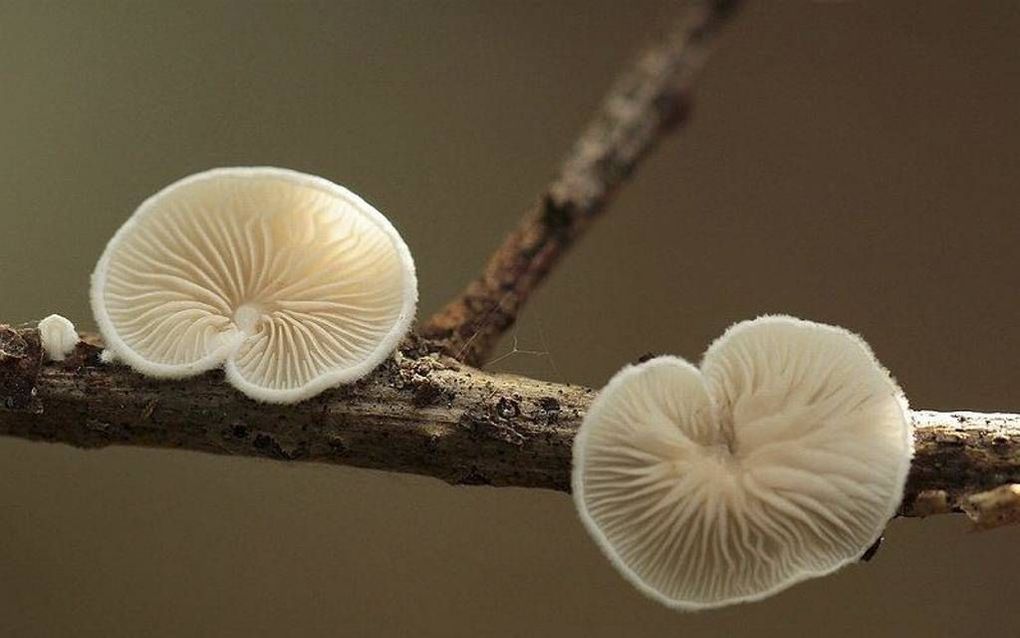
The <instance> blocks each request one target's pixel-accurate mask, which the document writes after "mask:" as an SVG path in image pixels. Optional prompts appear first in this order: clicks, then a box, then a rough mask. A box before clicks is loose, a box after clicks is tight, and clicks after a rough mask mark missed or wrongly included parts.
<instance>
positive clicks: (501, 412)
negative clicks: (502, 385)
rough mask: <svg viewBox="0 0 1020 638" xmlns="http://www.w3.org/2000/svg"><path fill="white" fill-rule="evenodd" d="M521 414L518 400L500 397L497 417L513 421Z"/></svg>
mask: <svg viewBox="0 0 1020 638" xmlns="http://www.w3.org/2000/svg"><path fill="white" fill-rule="evenodd" d="M520 413H521V404H520V403H518V401H517V400H516V399H511V398H509V397H500V398H499V401H497V402H496V415H497V416H498V417H499V418H501V419H513V418H514V417H516V416H517V415H519V414H520Z"/></svg>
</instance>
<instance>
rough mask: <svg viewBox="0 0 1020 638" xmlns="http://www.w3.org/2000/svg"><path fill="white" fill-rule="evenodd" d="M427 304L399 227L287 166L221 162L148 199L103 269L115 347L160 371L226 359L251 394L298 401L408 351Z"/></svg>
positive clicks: (233, 379)
mask: <svg viewBox="0 0 1020 638" xmlns="http://www.w3.org/2000/svg"><path fill="white" fill-rule="evenodd" d="M417 300H418V289H417V279H416V276H415V270H414V261H413V260H412V258H411V253H410V251H409V250H408V248H407V245H406V244H405V243H404V241H403V239H401V237H400V235H399V234H398V233H397V231H396V230H395V229H394V228H393V226H392V225H391V224H390V222H389V221H388V220H387V219H386V218H385V217H383V215H382V214H381V213H379V212H378V211H377V210H376V209H375V208H373V207H372V206H371V205H369V204H368V203H366V202H365V201H364V200H362V199H361V198H360V197H358V196H357V195H355V194H354V193H352V192H350V191H349V190H347V189H346V188H344V187H342V186H339V185H337V184H334V183H332V182H330V181H328V180H325V179H323V178H321V177H315V176H312V175H305V174H303V173H298V172H295V171H291V170H286V169H280V168H269V167H262V168H219V169H213V170H210V171H206V172H203V173H198V174H196V175H192V176H190V177H186V178H184V179H182V180H180V181H178V182H175V183H174V184H171V185H170V186H168V187H166V188H164V189H163V190H162V191H160V192H159V193H157V194H155V195H153V196H152V197H150V198H149V199H148V200H146V201H145V202H144V203H142V205H141V206H140V207H139V208H138V210H137V211H135V213H134V214H133V215H132V216H131V218H130V219H128V221H127V222H126V223H125V224H124V225H123V226H122V227H121V228H120V230H119V231H117V233H116V234H115V235H114V237H113V239H112V240H110V243H109V245H108V246H107V247H106V250H105V252H104V253H103V255H102V257H101V258H100V260H99V263H98V264H97V266H96V269H95V272H94V273H93V274H92V292H91V301H92V310H93V312H94V313H95V318H96V323H97V324H98V325H99V329H100V331H101V332H102V334H103V338H104V339H105V340H106V344H107V347H108V348H109V349H110V352H111V355H112V356H113V357H115V358H116V359H117V360H119V361H121V362H123V363H126V364H127V365H129V366H131V367H132V368H134V369H135V370H137V371H138V372H141V373H142V374H146V375H149V376H153V377H163V378H181V377H187V376H192V375H196V374H199V373H201V372H204V371H206V370H210V369H212V368H216V367H219V366H221V365H222V366H224V367H225V369H226V376H227V379H228V381H229V382H230V383H231V384H232V385H234V386H235V387H236V388H237V389H239V390H240V391H241V392H243V393H244V394H246V395H247V396H249V397H251V398H253V399H256V400H260V401H266V402H271V403H293V402H296V401H301V400H304V399H307V398H309V397H311V396H314V395H315V394H317V393H319V392H321V391H322V390H325V389H326V388H329V387H332V386H335V385H338V384H342V383H347V382H351V381H354V380H357V379H359V378H361V377H363V376H364V375H366V374H367V373H369V372H370V371H372V370H373V369H374V368H375V367H376V366H378V365H379V364H380V363H381V362H382V361H383V360H384V359H386V358H387V357H388V356H389V355H390V354H392V352H393V351H394V350H395V349H396V347H397V345H398V344H399V343H400V340H401V339H402V338H403V337H404V336H405V334H406V333H407V331H408V329H409V328H410V325H411V322H412V320H413V319H414V312H415V305H416V303H417Z"/></svg>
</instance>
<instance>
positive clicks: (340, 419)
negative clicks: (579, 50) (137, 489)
mask: <svg viewBox="0 0 1020 638" xmlns="http://www.w3.org/2000/svg"><path fill="white" fill-rule="evenodd" d="M736 4H737V3H736V0H709V1H706V2H701V3H698V4H696V5H694V7H693V8H692V9H691V10H690V12H689V14H688V16H687V18H686V19H685V20H684V21H683V22H682V23H681V26H680V27H679V29H678V30H677V31H676V32H675V33H674V34H673V35H672V36H671V37H670V38H669V39H667V41H666V42H665V43H663V44H662V45H660V46H659V47H657V48H655V49H652V50H651V51H650V52H649V53H648V54H646V55H645V56H644V57H642V58H641V59H640V61H639V62H638V64H637V65H636V67H635V68H634V69H632V70H630V71H629V72H627V73H626V74H624V75H623V77H622V78H621V79H620V80H619V81H618V82H617V84H616V85H615V87H614V88H613V90H612V91H611V92H610V94H609V96H608V97H607V98H606V100H605V103H604V105H603V108H602V111H601V113H600V114H599V115H598V116H597V117H596V118H595V120H594V121H593V122H592V123H591V124H590V125H589V127H588V128H587V129H586V130H585V132H584V134H583V135H582V136H581V139H580V140H579V141H578V142H577V144H576V146H575V147H574V149H573V151H572V152H571V154H570V155H569V156H568V158H567V159H566V160H565V162H564V163H563V165H562V167H561V169H560V172H559V175H558V177H557V178H556V180H554V181H553V183H552V184H551V185H550V186H549V187H548V189H547V190H546V192H545V193H544V194H543V196H542V197H541V199H540V201H539V202H538V204H537V205H536V206H535V207H534V208H533V209H532V210H531V211H529V212H528V213H527V215H526V216H525V218H524V220H523V221H522V222H521V224H520V225H519V226H518V228H517V229H516V230H515V231H514V232H513V233H511V234H510V236H509V237H508V238H507V239H506V241H505V242H504V243H503V245H502V246H501V247H500V248H499V249H498V250H497V251H496V253H495V254H494V255H493V256H492V258H491V259H490V261H489V263H488V265H487V266H486V269H485V271H484V273H483V274H482V275H481V276H480V277H479V278H478V279H477V280H475V281H474V282H472V283H471V284H470V285H469V286H468V287H467V289H466V290H465V291H464V292H463V293H462V294H461V295H460V296H459V297H458V298H456V299H454V300H453V301H452V302H451V303H450V304H449V305H448V306H447V307H446V308H444V309H443V310H442V311H441V312H439V313H438V314H437V315H436V316H434V317H433V318H432V319H431V320H430V321H429V322H428V323H427V324H426V325H425V326H424V328H423V335H424V338H422V337H418V336H412V337H409V338H408V339H407V340H406V341H405V343H404V344H403V345H402V346H401V348H400V350H399V351H398V352H397V353H396V355H395V356H394V357H393V358H392V359H390V360H388V361H387V362H386V363H385V364H383V365H382V366H380V367H379V368H378V369H377V370H376V371H375V372H373V373H372V374H371V375H370V376H369V377H367V378H366V379H363V380H362V381H360V382H358V383H356V384H353V385H349V386H344V387H339V388H335V389H333V390H330V391H328V392H325V393H323V394H321V395H320V396H318V397H316V398H314V399H311V400H308V401H305V402H302V403H299V404H297V405H289V406H276V405H264V404H259V403H256V402H254V401H251V400H249V399H247V398H245V397H244V396H242V395H241V394H239V393H237V392H236V391H234V390H233V389H232V388H231V387H229V386H228V385H227V384H225V383H224V382H223V379H222V373H220V372H211V373H207V374H204V375H202V376H199V377H195V378H192V379H189V380H184V381H175V382H167V381H154V380H151V379H147V378H144V377H142V376H140V375H138V374H135V373H134V372H132V371H130V370H129V369H127V368H125V367H122V366H117V365H110V364H104V363H102V362H101V361H100V356H99V355H100V352H101V348H102V345H101V343H100V342H99V339H98V338H97V337H95V336H90V335H83V341H82V343H79V344H78V346H77V348H76V349H75V351H74V353H73V354H72V355H71V356H70V357H68V359H67V360H66V361H63V362H60V363H54V362H44V361H43V354H42V349H41V347H40V343H39V334H38V331H37V330H35V329H21V330H18V329H14V328H11V327H9V326H3V325H0V435H8V436H15V437H21V438H25V439H31V440H37V441H50V442H61V443H66V444H69V445H74V446H77V447H82V448H96V447H104V446H108V445H133V446H141V447H155V448H177V449H187V450H196V451H202V452H212V453H216V454H230V455H237V456H253V457H267V458H273V459H278V460H281V461H292V462H293V461H318V462H327V463H335V464H340V465H351V466H356V467H365V468H373V469H378V470H386V471H393V472H410V473H415V474H422V475H427V476H433V477H436V478H439V479H442V480H444V481H447V482H449V483H453V484H486V485H494V486H504V485H508V486H518V487H536V488H548V489H554V490H562V491H566V490H569V488H570V465H571V446H572V443H573V438H574V434H575V432H576V431H577V428H578V426H579V425H580V423H581V420H582V419H583V417H584V413H585V411H586V410H587V408H588V406H589V405H590V402H591V400H592V398H593V396H594V392H593V391H592V390H590V389H588V388H584V387H580V386H574V385H564V384H555V383H548V382H544V381H537V380H534V379H528V378H524V377H516V376H510V375H500V374H488V373H485V372H481V371H479V370H476V369H474V368H471V367H469V366H468V365H465V364H464V363H461V362H476V363H477V362H479V361H482V360H484V358H485V357H486V355H487V353H488V352H489V351H490V349H491V348H492V346H493V345H494V343H495V341H496V340H497V339H498V338H499V336H500V335H501V334H502V333H503V332H504V331H505V330H506V329H507V328H509V327H510V326H511V325H513V323H514V321H515V319H516V317H517V315H518V313H519V312H520V310H521V308H522V306H523V304H524V303H525V302H526V300H527V299H528V296H529V295H530V294H531V292H532V291H533V290H534V289H535V288H536V287H537V286H538V285H539V284H541V282H542V281H543V280H544V279H545V277H546V275H547V274H548V273H549V271H550V269H551V268H552V267H553V266H554V265H555V264H556V263H557V262H558V260H559V259H560V258H561V257H562V255H563V253H564V251H565V250H566V249H567V248H568V247H569V246H570V245H571V243H572V242H573V241H574V240H575V239H577V238H578V237H579V236H580V235H581V234H582V233H583V232H584V230H585V229H586V228H587V227H588V225H589V224H590V222H591V221H592V220H593V219H594V218H595V217H596V216H597V215H598V214H599V213H600V212H601V211H602V209H603V208H604V206H605V204H606V203H607V202H608V200H609V199H610V196H611V194H612V192H613V190H614V189H615V188H616V187H617V186H618V185H619V184H620V183H621V182H622V181H623V179H624V178H625V177H626V176H627V175H628V174H629V173H630V171H632V170H633V169H634V167H635V166H636V165H637V164H638V162H639V161H640V159H641V158H642V157H643V156H644V155H645V154H646V153H647V152H648V151H649V150H650V149H651V148H653V147H654V145H655V143H656V142H657V141H658V140H659V139H660V138H661V136H662V135H663V133H664V132H665V131H667V130H668V129H669V128H670V127H671V125H674V124H676V123H677V122H679V121H682V120H683V118H684V117H685V115H686V114H687V112H688V109H689V99H690V98H689V96H690V90H691V86H692V80H693V77H694V76H695V74H696V73H697V72H698V71H699V70H700V69H701V67H702V66H703V64H704V61H705V57H706V52H707V49H708V47H709V44H710V42H711V41H712V39H713V38H714V36H715V35H716V34H717V32H718V30H719V28H720V26H721V25H722V24H723V23H724V22H725V21H726V18H727V17H728V16H729V15H730V14H731V13H732V10H733V8H734V7H735V5H736ZM451 355H452V356H451ZM911 417H912V419H913V422H914V426H915V443H916V455H915V458H914V461H913V463H912V466H911V471H910V475H909V478H908V481H907V487H906V492H905V495H904V500H903V503H902V505H901V508H900V514H901V515H904V516H927V515H931V514H940V513H945V512H951V511H966V512H967V513H968V514H970V515H971V517H972V518H974V520H975V521H976V524H977V525H978V526H979V527H981V528H987V527H992V526H995V525H999V524H1004V523H1007V522H1017V521H1020V485H1018V484H1020V415H1015V414H980V413H974V412H952V413H940V412H929V411H915V412H912V413H911Z"/></svg>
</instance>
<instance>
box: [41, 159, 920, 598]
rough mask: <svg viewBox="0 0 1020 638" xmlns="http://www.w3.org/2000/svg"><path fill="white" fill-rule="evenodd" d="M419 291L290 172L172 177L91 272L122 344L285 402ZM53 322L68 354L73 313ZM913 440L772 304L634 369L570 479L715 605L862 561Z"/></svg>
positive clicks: (893, 498) (633, 566) (621, 533)
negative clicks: (691, 354)
mask: <svg viewBox="0 0 1020 638" xmlns="http://www.w3.org/2000/svg"><path fill="white" fill-rule="evenodd" d="M416 302H417V281H416V277H415V270H414V262H413V260H412V258H411V254H410V251H409V250H408V248H407V246H406V245H405V244H404V242H403V240H402V239H401V237H400V235H399V234H398V233H397V231H396V230H395V229H394V228H393V226H392V225H391V224H390V223H389V221H387V220H386V218H385V217H383V216H382V215H381V214H380V213H379V212H378V211H376V210H375V209H374V208H372V207H371V206H370V205H369V204H367V203H366V202H365V201H363V200H362V199H361V198H359V197H358V196H356V195H354V194H353V193H351V192H350V191H348V190H347V189H345V188H343V187H341V186H338V185H336V184H333V183H331V182H329V181H327V180H325V179H322V178H318V177H313V176H309V175H304V174H301V173H297V172H294V171H289V170H282V169H276V168H227V169H215V170H211V171H207V172H204V173H199V174H197V175H193V176H191V177H188V178H185V179H183V180H181V181H179V182H176V183H174V184H172V185H171V186H168V187H167V188H165V189H164V190H162V191H160V192H159V193H157V194H156V195H154V196H153V197H151V198H149V199H148V200H147V201H145V202H144V203H143V204H142V205H141V206H140V207H139V209H138V210H137V211H136V212H135V214H134V215H133V216H132V217H131V218H130V219H129V220H128V221H127V223H125V224H124V226H123V227H122V228H121V229H120V230H119V231H118V232H117V233H116V235H115V236H114V238H113V239H112V240H111V241H110V243H109V245H108V246H107V248H106V251H105V252H104V253H103V256H102V258H101V259H100V260H99V264H98V266H97V267H96V270H95V273H94V274H93V279H92V307H93V311H94V313H95V318H96V321H97V323H98V325H99V328H100V331H101V332H102V334H103V337H104V338H105V340H106V344H107V347H108V349H109V352H110V353H111V354H112V356H113V357H115V358H116V359H119V360H121V361H123V362H125V363H127V364H128V365H130V366H131V367H132V368H134V369H135V370H137V371H139V372H141V373H142V374H145V375H149V376H154V377H163V378H181V377H187V376H191V375H195V374H199V373H201V372H204V371H206V370H210V369H212V368H216V367H219V366H223V367H224V368H225V369H226V377H227V379H228V381H229V382H230V383H231V384H233V385H234V386H235V387H236V388H237V389H238V390H240V391H241V392H243V393H244V394H246V395H247V396H249V397H251V398H253V399H256V400H260V401H266V402H275V403H292V402H296V401H301V400H303V399H307V398H309V397H311V396H314V395H315V394H317V393H319V392H321V391H322V390H324V389H326V388H328V387H331V386H335V385H338V384H341V383H347V382H351V381H354V380H356V379H358V378H360V377H362V376H364V375H365V374H367V373H368V372H370V371H371V370H372V369H373V368H375V367H376V366H377V365H379V364H380V363H381V362H382V361H383V360H384V359H385V358H386V357H388V356H389V355H390V354H391V353H392V352H393V350H394V349H395V348H396V346H397V345H398V343H399V341H400V340H401V339H402V338H403V337H404V335H405V334H406V332H407V331H408V329H409V327H410V324H411V321H412V319H413V317H414V311H415V305H416ZM46 321H47V322H48V324H47V325H46V326H41V328H42V329H41V333H42V336H43V341H44V344H45V343H46V342H49V343H51V344H55V345H52V346H51V347H48V348H47V350H48V351H50V350H52V351H53V352H55V353H58V354H59V352H60V351H62V350H66V344H65V343H64V341H67V338H69V337H68V334H71V333H73V328H71V329H70V331H69V329H68V328H67V326H66V325H64V324H63V323H61V322H60V321H58V320H56V319H53V318H48V319H47V320H46ZM64 321H66V320H64ZM68 325H69V324H68ZM75 338H76V337H75ZM912 452H913V443H912V437H911V428H910V420H909V417H908V414H907V410H906V402H905V399H904V398H903V394H902V392H900V390H899V388H898V387H897V386H896V384H895V383H894V382H893V380H892V379H891V378H890V376H889V375H888V373H887V372H886V371H885V369H884V368H882V367H881V366H880V365H879V364H878V362H877V361H876V360H875V358H874V356H873V355H872V354H871V351H870V350H869V348H868V346H867V345H866V344H865V343H864V342H863V341H862V340H860V339H859V338H858V337H856V336H854V335H852V334H850V333H848V332H846V331H845V330H842V329H840V328H834V327H831V326H826V325H821V324H817V323H812V322H807V321H801V320H797V319H793V318H790V317H762V318H759V319H756V320H753V321H749V322H744V323H741V324H738V325H736V326H734V327H733V328H731V329H730V330H729V331H727V332H726V334H724V335H723V336H722V337H721V338H720V339H719V340H717V341H716V342H715V343H714V344H713V345H712V346H711V347H710V348H709V350H708V352H707V354H706V355H705V357H704V360H703V361H702V364H701V367H700V369H699V368H696V367H694V366H692V365H690V364H689V363H687V362H685V361H684V360H682V359H679V358H676V357H658V358H655V359H652V360H649V361H647V362H645V363H642V364H639V365H635V366H629V367H627V368H625V369H623V370H622V371H621V372H619V373H618V374H617V375H616V376H615V377H614V378H613V379H612V380H611V381H610V382H609V384H608V385H607V386H606V387H605V388H604V389H603V390H602V392H601V393H600V394H599V396H598V397H597V398H596V400H595V402H594V403H593V405H592V406H591V409H590V410H589V412H588V413H587V415H586V416H585V418H584V421H583V424H582V426H581V428H580V431H579V433H578V435H577V438H576V440H575V443H574V464H573V492H574V498H575V502H576V504H577V507H578V510H579V512H580V515H581V519H582V521H583V522H584V524H585V526H586V527H587V529H588V531H589V532H590V533H591V535H592V536H593V537H594V538H595V540H596V542H597V543H598V544H599V546H600V547H601V548H602V550H603V551H604V552H605V553H606V555H607V556H608V557H609V558H610V560H611V561H612V563H613V564H614V565H615V566H616V567H617V568H618V569H619V570H620V571H621V572H622V573H623V574H624V576H626V577H627V578H628V579H629V580H630V581H631V582H633V583H634V584H635V585H636V586H637V587H638V588H639V589H640V590H642V591H643V592H645V593H646V594H648V595H650V596H652V597H653V598H655V599H657V600H659V601H661V602H663V603H665V604H667V605H669V606H672V607H676V608H681V609H699V608H706V607H718V606H722V605H726V604H729V603H733V602H740V601H749V600H757V599H760V598H763V597H765V596H768V595H770V594H773V593H775V592H777V591H779V590H781V589H784V588H786V587H788V586H790V585H792V584H794V583H796V582H798V581H800V580H803V579H805V578H808V577H812V576H818V575H822V574H826V573H829V572H831V571H833V570H835V569H838V568H839V567H840V566H842V565H844V564H846V563H848V562H851V561H854V560H856V559H857V558H858V557H860V556H861V555H862V554H863V553H864V552H865V551H866V550H867V549H868V547H869V546H870V545H871V544H872V543H873V541H874V540H875V539H876V537H878V536H879V535H880V534H881V531H882V529H883V527H884V525H885V524H886V522H887V521H888V519H889V518H890V517H891V516H892V515H893V514H894V512H895V509H896V507H897V505H898V503H899V501H900V498H901V496H902V491H903V486H904V483H905V480H906V474H907V470H908V467H909V462H910V458H911V456H912Z"/></svg>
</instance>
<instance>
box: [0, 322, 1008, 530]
mask: <svg viewBox="0 0 1020 638" xmlns="http://www.w3.org/2000/svg"><path fill="white" fill-rule="evenodd" d="M84 340H85V341H83V342H82V343H80V344H79V345H78V347H77V348H76V350H75V352H74V353H73V354H72V355H71V356H70V357H68V359H67V360H66V361H63V362H61V363H54V362H44V361H43V355H42V351H41V348H40V346H39V337H38V332H37V331H36V330H34V329H22V330H15V329H12V328H8V327H3V326H0V434H3V435H8V436H16V437H21V438H25V439H31V440H36V441H49V442H58V443H66V444H69V445H73V446H76V447H82V448H98V447H105V446H109V445H133V446H141V447H155V448H176V449H185V450H195V451H201V452H212V453H215V454H229V455H235V456H252V457H265V458H271V459H277V460H279V461H287V462H302V461H317V462H324V463H334V464H339V465H351V466H356V467H364V468H372V469H377V470H385V471H392V472H408V473H414V474H422V475H426V476H432V477H435V478H438V479H442V480H444V481H446V482H448V483H452V484H458V485H465V484H466V485H493V486H516V487H528V488H547V489H553V490H561V491H567V490H569V489H570V462H571V445H572V442H573V438H574V433H575V432H576V430H577V428H578V426H579V425H580V423H581V419H582V418H583V417H584V413H585V410H586V409H587V408H588V406H589V404H590V403H591V400H592V398H593V397H594V391H593V390H591V389H589V388H584V387H581V386H575V385H564V384H557V383H550V382H545V381H537V380H534V379H529V378H525V377H518V376H512V375H503V374H490V373H486V372H482V371H480V370H477V369H474V368H471V367H468V366H466V365H464V364H461V363H458V362H457V361H455V360H453V359H451V358H449V357H445V356H443V355H441V354H439V353H438V352H436V351H435V348H434V347H432V346H430V344H428V342H425V341H421V340H417V339H414V340H409V341H407V342H405V344H404V345H403V346H402V348H401V350H400V351H399V353H398V355H397V356H396V357H395V358H394V359H391V360H390V361H388V362H387V363H386V364H384V365H383V366H381V367H380V368H379V369H378V370H377V371H376V372H375V373H373V374H372V375H371V376H370V377H368V378H367V379H365V380H363V381H361V382H359V383H357V384H354V385H351V386H347V387H342V388H337V389H335V390H331V391H328V392H326V393H324V394H322V395H320V396H319V397H316V398H314V399H311V400H309V401H305V402H303V403H299V404H297V405H291V406H274V405H264V404H259V403H256V402H254V401H251V400H249V399H247V398H245V397H244V396H243V395H241V394H240V393H238V392H237V391H235V390H234V389H233V388H231V387H230V386H228V385H227V384H226V383H224V382H223V380H222V375H221V374H220V373H218V372H214V373H207V374H205V375H202V376H199V377H196V378H194V379H190V380H186V381H174V382H169V381H154V380H151V379H147V378H145V377H142V376H141V375H138V374H136V373H134V372H132V371H131V370H129V369H128V368H126V367H123V366H118V365H110V364H104V363H102V362H100V360H99V355H100V352H101V347H100V345H99V341H98V338H97V337H95V336H90V335H84ZM912 418H913V422H914V425H915V428H916V431H915V442H916V455H915V458H914V462H913V465H912V468H911V472H910V477H909V479H908V482H907V490H906V494H905V498H904V501H903V505H902V507H901V514H902V515H904V516H926V515H932V514H941V513H947V512H953V511H956V512H959V511H962V510H966V511H969V512H972V516H975V517H976V520H980V521H981V526H982V527H990V526H993V525H992V523H991V522H994V521H1001V523H1006V522H1010V521H1013V520H1015V509H1010V508H1016V507H1017V502H1018V499H1016V498H1015V494H1014V493H1013V492H1010V494H1007V495H1006V496H1011V495H1012V496H1011V498H1007V499H1003V498H998V499H992V498H991V497H989V496H988V495H985V493H986V492H988V491H989V490H994V489H995V488H997V487H999V486H1002V485H1010V484H1013V483H1020V415H1016V414H982V413H975V412H948V413H943V412H930V411H915V412H913V413H912ZM1003 494H1004V493H1003V492H1001V491H1000V492H995V493H994V495H995V496H998V497H1002V496H1003ZM1003 503H1005V505H1003ZM973 512H979V513H980V512H984V513H983V514H973ZM978 516H980V517H981V518H980V519H978V518H977V517H978Z"/></svg>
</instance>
